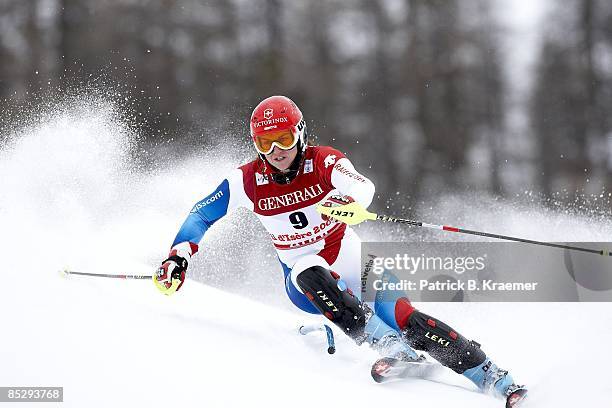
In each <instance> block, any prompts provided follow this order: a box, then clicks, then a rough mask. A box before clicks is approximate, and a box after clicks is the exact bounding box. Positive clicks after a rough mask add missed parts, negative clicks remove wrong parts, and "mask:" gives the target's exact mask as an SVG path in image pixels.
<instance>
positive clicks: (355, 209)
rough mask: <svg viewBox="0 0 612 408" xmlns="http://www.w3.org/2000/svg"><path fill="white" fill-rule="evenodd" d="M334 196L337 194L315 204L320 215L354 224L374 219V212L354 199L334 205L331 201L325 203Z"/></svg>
mask: <svg viewBox="0 0 612 408" xmlns="http://www.w3.org/2000/svg"><path fill="white" fill-rule="evenodd" d="M334 197H337V196H332V197H330V198H329V200H328V201H326V202H325V203H323V204H321V205H318V206H317V211H318V212H319V213H320V214H321V215H322V216H325V217H329V218H333V219H336V220H338V221H341V222H343V223H345V224H348V225H356V224H360V223H362V222H364V221H366V220H375V219H376V214H374V213H371V212H369V211H368V210H366V209H365V208H363V206H362V205H361V204H359V203H358V202H356V201H349V202H348V204H340V203H337V202H336V203H335V205H334V204H333V203H330V204H329V205H326V204H328V202H330V201H331V199H332V198H334ZM349 198H350V197H349ZM351 200H352V199H351Z"/></svg>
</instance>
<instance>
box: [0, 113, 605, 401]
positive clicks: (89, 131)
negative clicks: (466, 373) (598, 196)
mask: <svg viewBox="0 0 612 408" xmlns="http://www.w3.org/2000/svg"><path fill="white" fill-rule="evenodd" d="M117 117H118V115H117V112H116V111H115V109H114V108H113V106H112V105H109V104H106V103H104V102H100V101H94V102H91V101H89V102H87V101H84V102H82V103H79V104H68V105H67V106H65V107H64V108H61V109H60V108H58V109H56V110H53V111H51V112H50V113H48V114H45V115H43V117H41V118H39V119H37V121H36V122H35V123H34V122H32V123H28V124H23V125H21V126H18V127H15V129H14V131H13V132H12V133H11V134H5V135H2V138H0V140H3V142H2V143H3V144H2V145H1V146H0V149H1V150H0V191H2V194H1V195H0V228H1V229H2V233H1V234H0V248H2V255H3V256H2V264H3V268H2V275H1V276H2V288H3V289H2V294H1V295H0V316H1V319H0V322H1V324H2V332H1V335H0V386H63V387H64V390H65V391H64V403H63V405H62V406H66V407H109V406H118V407H122V406H126V407H127V406H132V407H135V406H142V407H169V406H172V407H192V406H193V407H244V406H265V407H280V406H296V407H307V406H312V405H313V404H316V405H325V406H342V407H351V406H358V407H383V406H396V407H397V406H399V407H431V406H449V405H451V404H452V406H456V407H470V408H474V407H500V406H503V404H502V402H501V401H499V400H495V399H493V398H491V397H488V396H484V395H481V394H479V393H477V392H474V388H473V387H472V386H471V385H470V384H469V383H468V382H467V381H466V380H464V379H463V378H461V377H459V376H457V375H454V374H453V373H452V372H450V371H449V372H447V373H445V374H444V375H442V376H440V377H438V378H437V379H436V380H437V381H427V380H405V381H400V382H395V383H390V384H383V385H379V384H375V383H374V382H373V381H372V380H371V378H370V375H369V369H370V364H371V363H372V361H373V360H374V359H375V358H376V355H375V353H373V352H372V351H370V350H369V349H367V348H366V347H365V346H364V347H357V346H356V345H354V344H352V342H351V341H349V340H348V339H346V338H344V337H343V336H342V335H341V334H340V333H339V332H338V331H336V341H337V353H336V354H335V355H328V354H327V353H326V352H325V349H326V346H325V340H324V338H323V336H322V335H318V334H311V335H308V336H300V335H298V334H297V329H298V327H299V326H300V325H301V324H305V323H310V322H318V321H319V320H318V318H316V317H312V316H309V315H305V314H303V313H301V312H300V311H298V310H296V309H294V308H293V307H292V306H291V305H290V304H289V302H288V301H287V300H286V299H285V297H284V296H285V295H284V294H283V290H282V277H281V276H282V272H281V270H280V267H279V266H278V265H277V264H276V262H275V261H274V255H273V252H272V251H273V250H272V248H271V246H270V245H269V244H268V243H267V242H266V241H265V240H266V235H265V233H263V232H262V230H261V227H259V226H258V225H257V223H256V221H255V220H254V218H253V217H251V216H250V215H248V214H247V213H245V212H238V213H236V214H233V215H232V216H230V217H228V218H227V219H225V220H222V221H220V222H219V223H218V224H217V225H216V226H215V227H214V228H213V229H212V230H211V231H210V234H208V235H207V238H206V239H205V243H204V245H203V249H202V252H203V253H202V254H201V255H200V256H199V257H198V258H196V259H194V261H193V262H192V266H191V268H190V276H191V277H192V278H194V279H191V280H189V281H188V282H186V284H185V285H184V287H183V289H182V290H181V291H180V292H179V293H177V294H176V295H175V296H172V297H165V296H163V295H161V294H159V293H157V291H156V290H155V288H154V286H153V285H152V284H151V283H150V282H148V281H124V280H112V279H96V278H84V277H71V278H66V277H63V276H61V275H60V274H59V273H58V270H60V269H62V268H64V267H70V268H73V269H75V270H82V271H89V272H107V273H143V274H144V273H151V272H152V271H153V269H154V267H155V265H157V264H158V262H159V261H160V260H161V259H163V257H164V256H165V255H166V252H167V250H168V246H169V244H170V242H171V241H172V239H173V237H174V234H175V232H176V229H177V228H178V226H179V225H180V223H181V222H182V220H183V218H184V217H185V215H186V213H187V211H188V210H189V208H190V207H191V204H192V203H193V202H194V201H196V200H197V199H199V198H201V196H202V195H203V194H204V193H205V192H206V191H207V190H208V189H210V188H211V187H213V186H214V185H216V183H217V182H218V181H219V178H220V177H221V176H222V174H223V173H224V172H225V171H226V170H228V169H230V168H232V167H233V166H235V165H237V164H239V162H240V160H242V159H244V158H245V157H241V156H240V152H232V151H230V152H229V153H226V154H225V155H224V156H222V157H220V156H218V155H215V154H210V155H206V154H199V153H198V152H194V154H193V155H185V156H186V157H187V156H189V158H188V159H185V160H183V161H172V162H171V163H165V164H164V163H163V161H161V163H162V165H161V166H158V167H155V166H154V167H153V168H150V167H149V168H140V167H139V166H138V165H136V164H135V163H134V161H133V160H132V159H131V157H132V156H131V154H132V153H133V149H134V144H133V143H132V141H133V140H134V138H135V137H136V136H137V135H136V134H135V133H134V132H132V131H130V130H129V128H128V127H126V126H124V125H122V123H121V121H120V120H118V119H117ZM490 204H491V203H485V205H482V206H479V205H474V202H465V203H462V202H461V200H454V201H453V200H451V199H449V200H447V201H445V202H442V203H440V205H439V207H438V215H439V216H440V219H434V220H432V221H446V222H452V221H453V220H454V219H456V218H451V217H466V218H471V219H473V220H477V221H478V223H479V224H478V225H470V226H471V227H474V228H476V227H478V228H483V229H484V228H487V229H489V230H491V231H496V232H500V233H512V234H516V235H519V234H521V235H527V236H529V237H532V238H535V239H566V240H591V241H593V240H607V239H609V237H610V236H612V227H611V226H610V224H609V223H606V222H602V220H599V219H598V220H594V219H591V218H587V217H578V216H575V215H572V216H569V215H563V214H551V213H549V212H544V211H543V210H540V209H538V208H537V207H535V206H534V207H532V208H528V209H522V210H515V209H513V208H512V207H511V206H509V205H505V206H504V205H503V204H500V203H497V204H494V205H492V206H491V205H490ZM500 214H503V215H504V216H503V217H500ZM476 215H478V216H477V217H476ZM443 217H446V218H443ZM500 219H504V220H508V221H506V222H500ZM522 219H525V220H526V221H525V222H521V220H522ZM549 225H557V226H559V225H563V226H565V228H563V230H562V232H561V233H560V232H558V231H557V230H556V229H550V228H547V227H548V226H549ZM362 232H363V235H366V236H368V235H369V236H371V237H376V236H377V234H381V231H376V230H372V229H369V230H365V229H364V230H363V231H362ZM411 234H412V235H410V236H409V238H410V239H419V235H418V234H419V232H414V233H413V232H411ZM555 234H556V235H555ZM400 238H403V237H400ZM417 306H418V307H420V308H421V309H422V310H424V311H426V312H427V313H429V314H432V315H434V316H437V317H439V318H441V319H443V320H445V321H447V322H448V323H449V324H451V325H452V326H454V327H455V328H456V329H457V330H459V331H460V332H462V333H463V334H465V335H466V336H468V337H470V338H474V339H476V340H477V341H479V342H480V343H482V345H483V349H484V350H485V351H486V352H487V353H489V354H490V355H491V356H492V357H493V358H494V359H495V361H496V362H497V363H498V364H499V365H501V366H502V367H505V368H508V369H510V370H511V371H512V373H513V374H514V376H515V378H516V379H517V380H518V381H519V382H523V383H526V384H528V385H529V386H530V387H531V390H532V393H531V398H530V400H529V402H528V403H527V404H526V407H555V408H557V407H575V406H585V407H586V406H607V404H608V403H609V401H610V399H611V398H612V385H611V383H610V381H609V378H608V375H607V374H606V372H607V368H608V367H610V366H611V365H612V358H611V357H610V344H612V324H611V323H610V316H611V315H612V305H611V304H607V303H599V304H593V303H591V304H585V303H580V304H579V303H567V304H556V303H543V304H521V303H511V304H508V303H507V304H478V303H466V304H438V303H428V304H419V305H417ZM319 334H320V333H319ZM5 405H6V406H10V405H11V404H5ZM27 405H28V404H19V405H17V404H15V406H19V407H24V406H27ZM3 406H4V405H3ZM35 406H38V405H35Z"/></svg>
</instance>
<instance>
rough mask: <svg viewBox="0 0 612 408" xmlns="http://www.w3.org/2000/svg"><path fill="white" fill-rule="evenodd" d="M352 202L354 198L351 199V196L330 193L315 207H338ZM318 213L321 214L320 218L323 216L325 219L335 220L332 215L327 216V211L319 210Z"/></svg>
mask: <svg viewBox="0 0 612 408" xmlns="http://www.w3.org/2000/svg"><path fill="white" fill-rule="evenodd" d="M353 202H355V200H353V197H351V196H343V195H332V196H329V197H328V198H327V199H326V200H325V202H324V203H323V204H321V205H319V206H317V207H325V208H338V207H342V206H344V205H347V204H350V203H353ZM317 211H319V209H318V208H317ZM319 213H320V214H321V218H323V219H324V220H325V221H327V220H329V219H332V220H335V218H334V217H329V216H328V215H327V213H324V212H321V211H319Z"/></svg>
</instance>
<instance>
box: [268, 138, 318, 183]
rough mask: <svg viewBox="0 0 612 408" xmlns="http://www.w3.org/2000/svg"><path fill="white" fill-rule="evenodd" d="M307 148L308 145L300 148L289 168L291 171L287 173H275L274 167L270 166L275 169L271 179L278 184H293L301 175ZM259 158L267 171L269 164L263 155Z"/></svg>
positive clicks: (271, 173)
mask: <svg viewBox="0 0 612 408" xmlns="http://www.w3.org/2000/svg"><path fill="white" fill-rule="evenodd" d="M307 148H308V145H305V146H304V147H301V146H298V149H297V154H296V156H295V159H293V162H292V163H291V166H289V169H288V170H287V171H285V172H281V171H274V166H272V165H270V167H271V168H272V169H273V171H272V172H270V178H271V179H272V181H274V182H275V183H277V184H289V183H291V182H292V181H293V180H294V179H295V178H296V177H297V176H298V174H300V170H301V168H302V164H303V163H304V157H305V156H306V149H307ZM259 157H260V158H261V160H262V161H263V164H264V169H265V168H266V167H267V166H268V164H269V163H268V161H267V160H266V157H265V156H264V155H263V154H260V155H259Z"/></svg>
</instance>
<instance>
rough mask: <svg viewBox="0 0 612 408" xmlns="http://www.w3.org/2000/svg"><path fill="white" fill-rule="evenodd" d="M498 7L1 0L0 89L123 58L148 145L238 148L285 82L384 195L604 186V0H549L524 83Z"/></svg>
mask: <svg viewBox="0 0 612 408" xmlns="http://www.w3.org/2000/svg"><path fill="white" fill-rule="evenodd" d="M499 4H500V2H499V1H486V0H461V1H459V0H444V1H442V0H354V1H341V0H312V1H288V0H0V98H1V100H2V102H1V103H2V104H3V105H4V106H8V105H9V104H12V103H24V102H27V101H28V100H29V99H32V98H35V97H36V95H37V94H39V93H40V92H44V90H45V89H46V88H48V87H55V88H59V89H62V88H69V87H70V86H72V85H73V84H74V83H75V82H76V83H79V81H80V82H82V83H87V81H92V78H94V79H95V78H97V77H99V76H100V75H102V73H104V72H109V71H110V72H111V74H112V71H113V70H117V69H119V71H121V68H118V67H129V70H128V72H129V74H128V75H123V76H119V78H120V80H121V81H125V82H127V83H129V86H130V89H131V93H132V95H131V96H132V97H135V98H136V100H137V104H138V105H137V111H138V112H139V113H140V114H141V115H142V116H143V120H144V121H145V122H147V123H148V126H147V127H146V131H145V136H146V140H147V141H148V143H150V144H151V146H156V145H157V146H159V144H160V143H161V142H163V141H164V140H166V139H169V138H172V139H173V144H172V149H174V150H175V151H176V150H179V149H180V148H181V146H191V145H192V144H194V143H196V142H197V143H207V142H210V143H214V142H215V140H214V139H215V136H216V132H218V133H223V134H224V135H226V134H229V135H230V136H229V137H230V139H232V138H234V139H235V140H236V141H238V140H239V141H241V143H243V141H244V140H246V139H247V135H248V117H249V114H250V111H251V109H252V108H253V107H254V105H255V104H256V103H257V102H258V101H259V100H261V99H262V98H264V97H266V96H269V95H273V94H284V95H287V96H289V97H291V98H292V99H294V100H295V101H296V102H297V103H298V105H299V106H300V107H301V108H302V111H303V112H304V113H305V115H306V119H307V122H308V125H309V130H310V132H311V135H314V136H316V138H317V142H319V143H321V144H332V145H334V146H335V147H338V148H339V149H341V150H343V151H345V152H347V153H348V154H349V157H350V158H351V159H352V160H353V161H354V162H355V163H356V166H357V168H358V169H360V170H361V171H362V172H364V173H365V174H367V175H368V176H370V177H371V178H372V179H373V180H374V181H375V183H376V185H377V192H378V193H379V195H380V197H381V198H383V200H382V203H383V204H384V202H385V199H387V198H388V199H389V200H390V201H392V200H393V197H396V196H401V197H402V204H403V205H405V207H406V208H408V209H410V208H414V207H415V206H417V205H419V203H421V202H422V201H423V200H425V199H427V198H429V197H431V196H432V195H433V196H435V195H436V194H437V193H439V192H451V193H452V192H466V191H467V192H474V191H476V192H481V191H482V192H488V193H491V194H492V195H496V196H511V195H516V194H523V193H524V192H525V191H532V190H533V191H536V192H539V193H541V194H542V198H543V199H544V202H547V203H549V204H550V203H551V202H554V201H558V202H565V203H567V202H574V201H576V200H580V199H582V198H581V197H584V195H585V194H587V195H589V194H596V195H597V196H599V195H601V194H605V196H608V193H607V191H606V186H609V185H610V183H611V182H612V119H611V115H610V113H611V112H612V83H611V81H612V3H610V2H607V1H604V0H566V1H561V0H554V1H549V4H548V10H547V12H546V16H545V18H544V19H543V20H542V27H541V34H542V36H541V38H540V41H539V42H538V43H537V44H536V45H537V49H536V57H535V58H536V64H535V67H534V70H533V75H532V77H531V78H524V80H523V78H519V80H518V81H517V80H516V75H515V76H514V77H513V76H512V75H509V74H508V73H509V72H512V71H513V69H514V68H513V66H512V58H511V57H512V54H513V53H514V52H518V51H519V50H518V48H522V47H523V45H521V44H520V42H517V41H514V42H512V43H511V44H512V46H510V47H509V46H508V41H506V37H507V36H508V35H509V34H508V33H507V30H506V28H505V27H504V24H502V23H501V22H500V21H501V20H502V19H500V12H499V10H498V5H499ZM513 47H515V48H516V47H518V48H517V49H513ZM523 82H525V83H528V84H529V86H528V89H527V93H526V95H525V97H524V98H522V99H520V100H519V102H518V103H519V105H520V106H519V107H518V108H517V107H516V104H517V102H516V97H515V96H513V95H515V94H516V92H515V89H516V88H517V86H518V85H520V84H522V83H523ZM517 112H518V113H517ZM517 115H518V116H517ZM521 118H523V119H521ZM521 120H522V122H524V123H523V124H521V123H522V122H521ZM194 134H197V135H198V137H197V138H194V137H193V135H194ZM224 137H226V136H224ZM390 204H393V203H392V202H390Z"/></svg>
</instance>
